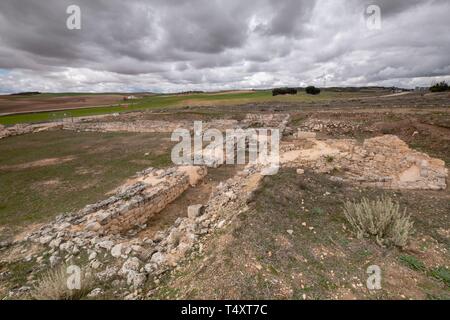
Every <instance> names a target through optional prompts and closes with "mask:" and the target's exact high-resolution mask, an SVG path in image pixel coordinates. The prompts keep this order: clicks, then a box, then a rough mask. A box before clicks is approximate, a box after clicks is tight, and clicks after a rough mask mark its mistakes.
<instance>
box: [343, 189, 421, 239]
mask: <svg viewBox="0 0 450 320" xmlns="http://www.w3.org/2000/svg"><path fill="white" fill-rule="evenodd" d="M344 214H345V217H346V218H347V221H348V222H349V223H350V225H351V226H352V228H353V231H354V232H355V233H356V236H357V237H358V238H359V239H361V238H363V237H375V239H376V241H377V243H378V244H380V245H381V246H385V245H388V246H389V245H395V246H398V247H404V246H405V245H406V244H407V242H408V238H409V236H410V235H411V233H412V230H413V222H412V221H411V218H410V215H408V214H406V209H405V210H404V211H403V212H401V211H400V205H399V204H398V202H396V201H393V200H392V199H391V198H389V197H381V198H377V199H376V200H374V201H369V200H368V199H366V198H363V199H362V201H361V202H359V203H357V202H350V201H347V202H346V203H345V204H344Z"/></svg>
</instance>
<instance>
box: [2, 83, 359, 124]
mask: <svg viewBox="0 0 450 320" xmlns="http://www.w3.org/2000/svg"><path fill="white" fill-rule="evenodd" d="M366 95H367V93H342V92H327V91H324V92H323V93H321V94H320V95H318V96H311V95H307V94H305V93H303V92H302V93H299V94H298V95H295V96H276V97H272V94H271V91H255V92H238V93H235V92H233V93H219V94H217V93H215V94H207V93H205V94H187V95H155V96H150V97H145V98H142V99H138V100H132V101H129V102H127V103H126V104H125V103H124V104H123V105H115V106H108V107H94V108H81V109H74V110H64V111H58V112H39V113H26V114H18V115H8V116H1V117H0V124H4V125H11V124H16V123H28V122H45V121H51V120H55V119H60V118H64V117H82V116H90V115H98V114H107V113H115V112H127V111H135V110H145V109H161V108H169V107H179V106H185V105H191V106H199V105H232V104H246V103H261V102H309V101H323V100H328V99H336V98H338V99H339V98H351V97H359V96H366Z"/></svg>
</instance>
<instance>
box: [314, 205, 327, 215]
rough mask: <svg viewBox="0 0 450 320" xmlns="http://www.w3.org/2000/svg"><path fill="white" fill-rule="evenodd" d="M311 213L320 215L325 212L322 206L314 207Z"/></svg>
mask: <svg viewBox="0 0 450 320" xmlns="http://www.w3.org/2000/svg"><path fill="white" fill-rule="evenodd" d="M311 213H312V214H314V215H322V214H324V213H325V212H324V211H323V209H322V208H319V207H314V208H313V209H312V211H311Z"/></svg>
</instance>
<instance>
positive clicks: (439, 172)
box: [281, 132, 448, 190]
mask: <svg viewBox="0 0 450 320" xmlns="http://www.w3.org/2000/svg"><path fill="white" fill-rule="evenodd" d="M296 136H297V137H298V140H297V141H293V142H292V143H286V144H284V145H283V146H282V148H281V149H282V150H283V151H284V153H283V154H282V156H281V162H282V163H284V165H285V166H289V167H297V168H310V169H312V170H314V171H315V172H319V173H333V176H334V178H335V179H342V180H347V181H350V182H357V183H361V184H364V185H370V186H375V187H379V188H386V189H430V190H442V189H445V188H446V186H447V184H446V179H447V175H448V170H447V169H446V167H445V163H444V161H442V160H439V159H435V158H431V157H430V156H428V155H427V154H424V153H421V152H418V151H415V150H412V149H410V148H409V147H408V145H407V144H406V143H405V142H403V141H402V140H400V139H399V138H398V137H397V136H393V135H384V136H380V137H375V138H371V139H366V140H365V141H364V142H363V143H362V144H358V142H357V141H356V140H353V139H325V140H318V139H316V138H315V137H314V136H315V134H314V133H311V132H298V133H297V134H296ZM302 140H303V142H301V141H302Z"/></svg>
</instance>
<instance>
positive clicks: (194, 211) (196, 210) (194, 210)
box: [188, 204, 203, 219]
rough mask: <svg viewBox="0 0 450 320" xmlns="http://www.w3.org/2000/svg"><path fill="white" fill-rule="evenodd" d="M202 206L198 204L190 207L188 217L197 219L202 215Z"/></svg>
mask: <svg viewBox="0 0 450 320" xmlns="http://www.w3.org/2000/svg"><path fill="white" fill-rule="evenodd" d="M202 209H203V205H202V204H196V205H192V206H189V207H188V217H189V219H195V218H197V217H199V216H201V215H202Z"/></svg>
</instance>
